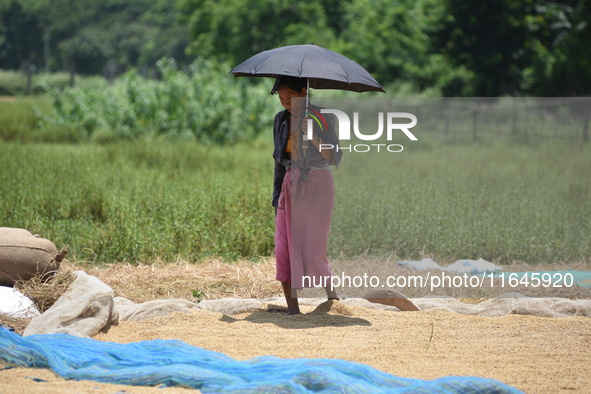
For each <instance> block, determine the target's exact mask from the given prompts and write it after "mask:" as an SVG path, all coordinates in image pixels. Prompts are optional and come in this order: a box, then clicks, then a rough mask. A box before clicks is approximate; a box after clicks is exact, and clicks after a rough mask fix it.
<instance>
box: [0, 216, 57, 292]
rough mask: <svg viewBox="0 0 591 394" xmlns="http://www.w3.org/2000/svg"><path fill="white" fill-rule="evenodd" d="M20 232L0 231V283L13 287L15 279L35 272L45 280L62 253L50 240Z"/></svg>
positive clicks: (27, 277)
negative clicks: (15, 234) (8, 233)
mask: <svg viewBox="0 0 591 394" xmlns="http://www.w3.org/2000/svg"><path fill="white" fill-rule="evenodd" d="M4 229H5V228H4ZM11 230H21V229H11ZM22 231H26V230H22ZM22 231H16V233H17V234H20V235H21V236H18V235H17V236H14V235H2V234H0V286H13V285H14V283H15V282H16V281H17V280H29V279H31V278H32V277H33V276H35V275H36V274H37V273H40V274H42V275H45V278H46V279H48V278H49V277H51V275H52V274H53V273H54V272H55V271H57V269H58V268H59V266H60V262H61V261H62V259H63V258H64V256H65V253H66V252H65V249H62V250H61V251H60V252H58V251H57V249H56V247H55V245H54V244H53V242H51V241H49V240H47V239H44V238H37V237H34V236H32V235H29V236H27V235H26V234H25V233H23V232H22ZM6 232H7V231H6V230H4V233H6ZM27 232H28V231H27ZM12 233H13V234H14V233H15V232H12ZM29 234H30V233H29ZM23 235H24V236H23Z"/></svg>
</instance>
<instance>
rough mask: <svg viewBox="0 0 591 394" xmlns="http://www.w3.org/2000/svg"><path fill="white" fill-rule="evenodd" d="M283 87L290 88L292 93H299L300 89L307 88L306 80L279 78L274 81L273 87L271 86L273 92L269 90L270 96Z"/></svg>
mask: <svg viewBox="0 0 591 394" xmlns="http://www.w3.org/2000/svg"><path fill="white" fill-rule="evenodd" d="M283 86H285V87H288V88H290V89H291V90H293V91H294V92H301V91H302V89H304V88H306V87H307V86H308V79H307V78H297V77H284V76H280V77H278V78H277V81H275V85H274V86H273V90H271V94H275V93H277V90H279V88H281V87H283Z"/></svg>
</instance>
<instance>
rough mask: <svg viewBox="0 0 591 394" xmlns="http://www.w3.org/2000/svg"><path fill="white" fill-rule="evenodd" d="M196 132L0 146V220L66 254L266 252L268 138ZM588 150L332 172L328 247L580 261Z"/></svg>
mask: <svg viewBox="0 0 591 394" xmlns="http://www.w3.org/2000/svg"><path fill="white" fill-rule="evenodd" d="M265 138H266V139H265V140H259V141H256V142H250V143H242V144H237V145H234V146H226V147H220V146H213V147H211V146H203V145H200V144H199V143H197V142H170V141H165V140H164V141H160V142H158V141H154V142H127V143H117V144H107V145H97V144H80V145H64V144H21V143H17V142H9V143H3V144H2V145H1V146H0V167H1V168H2V172H1V173H0V196H1V197H0V225H2V226H6V227H20V228H27V229H29V230H30V231H32V232H34V233H39V234H40V235H41V236H43V237H45V238H49V239H51V240H53V241H54V243H56V245H57V246H58V248H59V247H61V246H63V245H68V247H69V251H70V253H71V255H73V258H74V259H77V260H88V261H94V262H107V263H112V262H117V261H123V262H128V263H132V264H135V263H136V262H150V261H154V260H155V259H162V260H164V261H175V260H176V259H178V258H182V259H184V260H187V261H199V260H200V259H203V258H207V257H210V256H221V257H223V258H226V259H229V260H233V259H238V258H252V257H256V256H270V255H272V254H273V247H274V246H273V245H274V242H273V231H274V230H273V229H274V221H273V209H272V207H271V206H270V201H271V190H272V172H273V162H272V158H271V154H270V152H271V145H270V142H269V140H270V136H266V137H265ZM590 149H591V148H589V147H587V146H585V147H573V146H572V145H570V146H569V145H539V146H534V145H527V146H525V145H514V146H509V145H471V146H450V145H443V146H439V145H436V144H431V145H430V144H424V147H423V148H420V149H414V150H410V149H409V150H408V151H405V152H404V153H402V154H393V156H392V157H390V158H389V159H388V160H385V159H380V161H378V162H371V160H372V159H370V160H369V162H366V161H364V160H366V159H363V157H364V156H355V155H352V154H351V155H349V156H345V159H344V160H343V163H342V165H341V166H340V167H339V169H338V170H337V171H336V172H335V184H336V199H335V212H334V216H333V222H332V230H331V237H330V240H329V253H330V254H331V255H332V256H333V257H338V256H360V255H364V254H369V255H374V256H375V255H380V256H384V255H396V256H397V258H400V259H418V258H420V257H422V256H424V255H431V256H438V258H439V259H440V260H439V261H452V260H454V259H459V258H474V259H477V258H480V257H482V258H484V259H486V260H488V261H495V262H501V263H510V262H513V261H523V262H527V263H540V262H546V263H552V262H572V261H577V262H578V261H585V260H588V259H589V257H590V255H591V251H590V241H591V200H590V199H589V198H588V196H589V195H590V193H591V154H590V153H591V152H590V151H589V150H590Z"/></svg>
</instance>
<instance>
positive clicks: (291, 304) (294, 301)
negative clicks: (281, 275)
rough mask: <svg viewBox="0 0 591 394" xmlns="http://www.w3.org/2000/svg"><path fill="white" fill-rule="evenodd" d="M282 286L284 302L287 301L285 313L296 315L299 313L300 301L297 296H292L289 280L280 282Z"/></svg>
mask: <svg viewBox="0 0 591 394" xmlns="http://www.w3.org/2000/svg"><path fill="white" fill-rule="evenodd" d="M281 287H282V288H283V294H284V295H285V302H286V303H287V314H288V315H297V314H299V313H300V303H299V302H298V298H297V296H296V297H292V294H291V292H292V290H291V282H281Z"/></svg>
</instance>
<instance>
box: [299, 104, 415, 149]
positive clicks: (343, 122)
mask: <svg viewBox="0 0 591 394" xmlns="http://www.w3.org/2000/svg"><path fill="white" fill-rule="evenodd" d="M320 113H321V114H333V115H335V116H336V118H337V121H338V124H339V133H338V136H339V141H341V144H340V146H337V147H336V149H337V151H339V150H348V151H349V152H369V151H371V150H377V151H378V152H380V151H381V149H383V150H384V151H388V152H394V153H395V152H402V150H403V149H404V147H403V146H402V145H400V144H383V143H373V144H355V145H351V144H349V146H345V145H343V144H342V141H346V140H351V120H350V118H349V115H347V114H346V113H345V112H344V111H341V110H338V109H327V108H322V109H321V110H320ZM321 114H318V113H316V114H315V115H316V116H315V117H314V119H315V121H316V122H317V123H319V124H320V123H321V122H322V123H324V124H326V120H325V119H324V117H323V116H322V115H321ZM384 118H385V119H386V127H385V129H386V140H387V141H392V136H393V134H394V131H396V130H400V131H402V132H403V133H404V134H405V135H406V136H407V137H408V139H410V140H411V141H418V139H417V137H415V135H414V134H413V133H412V132H411V131H410V130H409V129H411V128H413V127H414V126H416V124H417V117H416V116H415V115H413V114H411V113H408V112H387V113H386V116H385V117H384V112H378V130H377V131H376V132H375V133H373V134H364V133H362V132H361V130H360V129H359V112H353V133H354V135H355V137H357V138H358V139H359V140H362V141H377V140H379V139H380V138H381V137H382V135H383V134H384ZM395 119H396V120H395ZM400 119H408V120H410V122H407V123H399V122H400ZM311 135H312V122H308V138H311ZM334 148H335V146H333V145H332V144H320V147H319V149H320V150H322V149H334Z"/></svg>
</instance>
